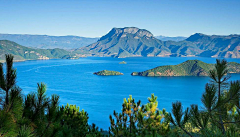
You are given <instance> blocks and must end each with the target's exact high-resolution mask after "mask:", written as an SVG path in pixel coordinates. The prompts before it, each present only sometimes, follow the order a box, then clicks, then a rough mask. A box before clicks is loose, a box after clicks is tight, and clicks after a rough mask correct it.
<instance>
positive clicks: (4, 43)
mask: <svg viewBox="0 0 240 137" xmlns="http://www.w3.org/2000/svg"><path fill="white" fill-rule="evenodd" d="M5 54H12V55H14V60H15V61H24V60H37V59H63V58H69V59H71V58H77V56H76V55H75V54H72V53H71V52H69V51H66V50H63V49H33V48H28V47H25V46H21V45H19V44H17V43H15V42H12V41H8V40H0V60H1V61H3V60H5Z"/></svg>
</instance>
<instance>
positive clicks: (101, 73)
mask: <svg viewBox="0 0 240 137" xmlns="http://www.w3.org/2000/svg"><path fill="white" fill-rule="evenodd" d="M93 74H95V75H99V76H117V75H123V73H121V72H118V71H110V70H102V71H99V72H95V73H93Z"/></svg>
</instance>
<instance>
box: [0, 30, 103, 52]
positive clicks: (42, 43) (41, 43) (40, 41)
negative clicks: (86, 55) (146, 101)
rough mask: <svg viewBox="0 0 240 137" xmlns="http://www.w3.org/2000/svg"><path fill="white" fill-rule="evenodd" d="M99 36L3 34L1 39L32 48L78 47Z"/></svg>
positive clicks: (89, 42) (91, 41) (92, 41)
mask: <svg viewBox="0 0 240 137" xmlns="http://www.w3.org/2000/svg"><path fill="white" fill-rule="evenodd" d="M98 39H99V38H88V37H80V36H73V35H67V36H50V35H32V34H1V33H0V40H9V41H13V42H16V43H18V44H20V45H23V46H27V47H30V48H42V49H54V48H61V49H76V48H80V47H83V46H87V45H89V44H92V43H94V42H96V41H97V40H98Z"/></svg>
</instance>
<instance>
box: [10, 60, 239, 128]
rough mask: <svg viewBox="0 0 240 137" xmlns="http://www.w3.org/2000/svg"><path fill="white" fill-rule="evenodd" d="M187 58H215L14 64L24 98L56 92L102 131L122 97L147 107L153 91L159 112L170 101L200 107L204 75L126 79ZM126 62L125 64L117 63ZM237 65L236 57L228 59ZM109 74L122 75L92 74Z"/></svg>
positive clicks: (48, 61)
mask: <svg viewBox="0 0 240 137" xmlns="http://www.w3.org/2000/svg"><path fill="white" fill-rule="evenodd" d="M189 59H198V60H201V61H204V62H206V63H215V61H216V59H215V58H197V57H186V58H179V57H161V58H157V57H156V58H155V57H149V58H145V57H136V58H109V57H88V58H80V59H78V60H35V61H25V62H16V63H14V67H15V68H17V74H18V75H17V85H18V86H20V87H21V88H22V89H23V92H24V94H25V95H26V94H28V93H30V92H35V91H36V90H37V83H40V82H43V83H45V84H46V85H47V94H48V96H50V95H51V94H58V95H59V96H60V104H61V105H66V104H67V103H69V104H76V105H77V106H80V109H84V110H85V111H87V113H88V114H89V123H95V124H96V125H97V126H99V127H100V128H103V129H108V127H109V126H110V121H109V115H110V114H113V111H114V110H116V111H117V112H120V111H121V107H122V103H123V99H124V98H128V97H129V95H132V96H133V98H135V100H136V101H138V100H141V101H142V104H145V103H147V98H148V97H150V96H151V94H152V93H154V94H155V95H156V96H157V97H158V108H159V109H162V108H165V109H166V110H167V111H171V105H172V102H175V101H177V100H178V101H181V102H182V104H183V106H184V108H186V107H189V106H190V105H191V104H199V105H201V95H202V93H203V91H204V87H205V84H206V83H207V82H209V78H208V77H191V76H188V77H141V76H131V73H132V72H136V71H137V72H140V71H144V70H147V69H151V68H154V67H157V66H161V65H176V64H179V63H182V62H184V61H186V60H189ZM121 61H125V62H127V64H119V62H121ZM227 61H234V62H238V63H240V59H227ZM100 70H114V71H119V72H122V73H124V75H122V76H97V75H93V73H94V72H97V71H100ZM231 76H232V77H231V80H237V79H238V80H240V74H231Z"/></svg>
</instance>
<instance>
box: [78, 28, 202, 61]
mask: <svg viewBox="0 0 240 137" xmlns="http://www.w3.org/2000/svg"><path fill="white" fill-rule="evenodd" d="M75 52H77V53H79V54H83V55H86V56H101V57H120V58H122V57H142V56H143V57H154V56H156V57H164V56H189V55H190V56H192V55H194V54H198V53H200V52H201V50H200V49H198V47H196V46H195V45H194V44H192V43H191V42H187V41H181V42H175V41H161V40H158V39H157V38H155V37H154V36H153V34H152V33H151V32H149V31H147V30H145V29H139V28H136V27H125V28H113V29H112V30H111V31H110V32H109V33H108V34H106V35H105V36H103V37H101V38H100V39H99V40H98V41H97V42H96V43H93V44H91V45H89V46H87V47H82V48H79V49H77V50H76V51H75Z"/></svg>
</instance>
